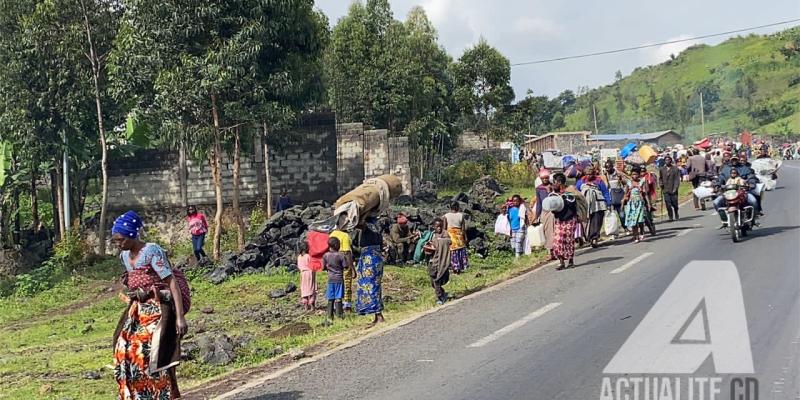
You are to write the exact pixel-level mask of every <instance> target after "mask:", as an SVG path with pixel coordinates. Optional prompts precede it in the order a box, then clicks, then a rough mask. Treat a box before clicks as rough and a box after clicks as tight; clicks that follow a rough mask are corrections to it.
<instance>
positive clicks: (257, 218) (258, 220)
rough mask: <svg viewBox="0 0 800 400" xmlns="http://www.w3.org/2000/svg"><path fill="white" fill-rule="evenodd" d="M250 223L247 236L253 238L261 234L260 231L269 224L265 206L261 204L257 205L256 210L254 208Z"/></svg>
mask: <svg viewBox="0 0 800 400" xmlns="http://www.w3.org/2000/svg"><path fill="white" fill-rule="evenodd" d="M248 222H249V224H248V227H247V236H248V237H249V238H253V237H254V236H256V235H257V234H259V233H261V232H259V230H260V229H261V227H262V226H263V225H264V222H267V213H266V211H264V206H263V205H262V204H261V203H259V204H256V206H255V208H253V211H252V212H251V213H250V220H249V221H248Z"/></svg>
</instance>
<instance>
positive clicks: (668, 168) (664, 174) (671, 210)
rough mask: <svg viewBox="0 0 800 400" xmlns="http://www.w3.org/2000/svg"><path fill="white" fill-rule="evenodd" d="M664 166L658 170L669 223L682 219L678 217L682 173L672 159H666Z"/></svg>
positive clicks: (668, 157)
mask: <svg viewBox="0 0 800 400" xmlns="http://www.w3.org/2000/svg"><path fill="white" fill-rule="evenodd" d="M664 164H665V165H664V166H663V167H661V169H660V170H658V181H659V182H660V183H661V194H662V196H664V205H666V207H667V215H668V216H669V221H670V222H672V221H674V220H676V219H680V217H679V216H678V188H679V187H680V186H681V171H679V170H678V168H677V167H675V165H674V164H673V160H672V157H670V156H667V157H666V158H664Z"/></svg>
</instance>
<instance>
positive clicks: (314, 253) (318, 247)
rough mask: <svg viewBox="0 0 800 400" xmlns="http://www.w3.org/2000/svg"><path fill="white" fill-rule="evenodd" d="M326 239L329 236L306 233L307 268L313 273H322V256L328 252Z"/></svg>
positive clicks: (321, 233) (322, 233) (318, 233)
mask: <svg viewBox="0 0 800 400" xmlns="http://www.w3.org/2000/svg"><path fill="white" fill-rule="evenodd" d="M328 238H330V235H328V234H327V233H324V232H317V231H315V230H310V231H308V239H307V240H308V255H309V256H311V259H310V260H308V267H309V268H311V270H312V271H314V272H320V271H322V256H324V255H325V253H327V252H328Z"/></svg>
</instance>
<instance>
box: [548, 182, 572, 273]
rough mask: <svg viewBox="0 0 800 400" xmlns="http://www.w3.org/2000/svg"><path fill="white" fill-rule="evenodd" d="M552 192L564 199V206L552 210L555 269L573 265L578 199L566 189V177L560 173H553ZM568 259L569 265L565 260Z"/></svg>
mask: <svg viewBox="0 0 800 400" xmlns="http://www.w3.org/2000/svg"><path fill="white" fill-rule="evenodd" d="M553 193H559V194H560V195H561V197H562V198H563V200H564V208H563V209H561V211H554V212H553V216H554V217H555V232H554V234H553V236H554V238H553V248H552V250H551V251H552V253H553V256H555V258H556V259H558V262H559V266H558V267H557V268H556V269H557V270H562V269H564V268H567V267H573V266H574V265H575V262H574V261H573V257H574V256H575V228H576V226H577V224H578V204H577V202H578V199H577V198H576V197H575V194H574V193H572V192H568V191H567V177H566V176H565V175H564V174H562V173H557V174H555V175H553ZM567 260H569V265H568V266H566V265H565V262H566V261H567Z"/></svg>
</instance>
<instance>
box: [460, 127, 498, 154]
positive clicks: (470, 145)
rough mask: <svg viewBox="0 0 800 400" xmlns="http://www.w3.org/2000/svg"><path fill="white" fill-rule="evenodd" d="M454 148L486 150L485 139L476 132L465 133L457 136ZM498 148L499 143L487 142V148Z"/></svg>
mask: <svg viewBox="0 0 800 400" xmlns="http://www.w3.org/2000/svg"><path fill="white" fill-rule="evenodd" d="M456 147H457V148H459V149H463V150H483V149H486V137H485V136H481V135H480V134H478V133H476V132H470V131H465V132H462V133H461V135H459V136H458V142H457V143H456ZM499 147H500V142H497V141H494V140H489V148H490V149H496V148H499Z"/></svg>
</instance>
